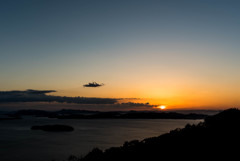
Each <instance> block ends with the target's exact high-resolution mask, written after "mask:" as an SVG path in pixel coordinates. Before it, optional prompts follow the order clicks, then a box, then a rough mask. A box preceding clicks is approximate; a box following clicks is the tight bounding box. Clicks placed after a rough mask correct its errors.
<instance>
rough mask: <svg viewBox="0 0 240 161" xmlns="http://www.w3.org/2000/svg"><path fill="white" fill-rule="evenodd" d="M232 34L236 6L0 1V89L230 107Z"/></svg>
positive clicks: (238, 89)
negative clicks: (49, 91) (90, 83)
mask: <svg viewBox="0 0 240 161" xmlns="http://www.w3.org/2000/svg"><path fill="white" fill-rule="evenodd" d="M239 29H240V1H238V0H158V1H157V0H21V1H19V0H1V1H0V35H1V36H0V75H1V76H0V77H1V78H0V91H11V90H26V89H36V90H56V91H57V92H56V93H54V95H57V96H69V97H70V96H82V97H100V98H140V99H135V102H149V103H150V104H153V105H155V104H156V105H166V106H167V107H168V108H171V109H177V108H192V109H219V108H229V107H239V105H240V53H239V51H240V50H239V49H240V32H239ZM94 81H96V82H98V83H104V84H105V85H104V86H101V87H98V88H87V87H83V85H84V84H86V83H89V82H94Z"/></svg>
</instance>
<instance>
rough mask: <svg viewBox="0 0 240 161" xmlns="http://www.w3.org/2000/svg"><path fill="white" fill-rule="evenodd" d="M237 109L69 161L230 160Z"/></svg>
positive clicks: (235, 147)
mask: <svg viewBox="0 0 240 161" xmlns="http://www.w3.org/2000/svg"><path fill="white" fill-rule="evenodd" d="M239 146H240V111H239V110H238V109H228V110H225V111H223V112H221V113H219V114H216V115H214V116H209V117H207V118H206V119H205V121H204V122H201V123H199V124H198V125H189V124H188V125H186V127H185V128H183V129H175V130H172V131H170V132H169V133H166V134H163V135H161V136H158V137H153V138H147V139H144V140H142V141H138V140H134V141H130V142H125V143H124V145H123V146H121V147H112V148H109V149H107V150H105V151H102V150H100V149H98V148H95V149H93V150H92V151H91V152H90V153H88V154H87V155H86V156H85V157H83V158H77V157H74V156H71V157H69V161H124V160H146V161H153V160H173V159H178V160H216V159H227V160H234V159H233V158H235V159H236V158H239Z"/></svg>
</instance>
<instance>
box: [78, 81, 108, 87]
mask: <svg viewBox="0 0 240 161" xmlns="http://www.w3.org/2000/svg"><path fill="white" fill-rule="evenodd" d="M101 86H104V84H103V83H101V84H99V83H97V82H92V83H88V84H84V85H83V87H101Z"/></svg>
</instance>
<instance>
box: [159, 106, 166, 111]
mask: <svg viewBox="0 0 240 161" xmlns="http://www.w3.org/2000/svg"><path fill="white" fill-rule="evenodd" d="M158 108H159V109H161V110H164V109H165V108H166V106H164V105H161V106H158Z"/></svg>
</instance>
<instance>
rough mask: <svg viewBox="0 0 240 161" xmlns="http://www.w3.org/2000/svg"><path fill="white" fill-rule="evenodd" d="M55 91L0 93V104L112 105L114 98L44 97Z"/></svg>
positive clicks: (115, 100) (114, 101)
mask: <svg viewBox="0 0 240 161" xmlns="http://www.w3.org/2000/svg"><path fill="white" fill-rule="evenodd" d="M52 92H56V91H55V90H32V89H30V90H25V91H0V103H9V102H59V103H77V104H114V103H116V102H117V101H118V99H114V98H90V97H61V96H51V95H46V94H47V93H52Z"/></svg>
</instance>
